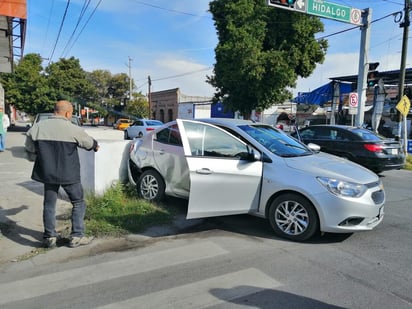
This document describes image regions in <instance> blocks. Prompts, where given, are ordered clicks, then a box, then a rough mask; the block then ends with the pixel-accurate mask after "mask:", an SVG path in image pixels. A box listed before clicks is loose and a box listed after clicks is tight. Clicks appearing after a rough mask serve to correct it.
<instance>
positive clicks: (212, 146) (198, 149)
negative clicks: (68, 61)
mask: <svg viewBox="0 0 412 309" xmlns="http://www.w3.org/2000/svg"><path fill="white" fill-rule="evenodd" d="M184 126H185V130H186V134H187V138H188V142H189V147H190V151H191V153H192V155H193V156H201V157H219V158H222V157H225V158H236V159H239V158H241V157H244V156H245V154H246V155H247V154H248V147H247V145H246V144H245V143H243V142H241V141H240V140H238V139H237V138H235V137H233V136H231V135H229V134H228V133H227V132H225V131H222V130H219V129H218V128H214V127H211V126H209V125H203V124H199V123H191V122H185V123H184Z"/></svg>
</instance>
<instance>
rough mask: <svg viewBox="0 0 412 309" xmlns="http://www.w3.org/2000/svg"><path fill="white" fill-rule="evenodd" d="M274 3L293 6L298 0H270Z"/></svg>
mask: <svg viewBox="0 0 412 309" xmlns="http://www.w3.org/2000/svg"><path fill="white" fill-rule="evenodd" d="M269 2H270V4H272V5H282V6H286V7H291V8H292V7H293V6H294V4H295V2H296V0H269Z"/></svg>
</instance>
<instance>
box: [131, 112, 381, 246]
mask: <svg viewBox="0 0 412 309" xmlns="http://www.w3.org/2000/svg"><path fill="white" fill-rule="evenodd" d="M318 149H319V147H316V145H309V146H306V145H304V144H302V143H300V142H299V141H297V140H295V139H293V138H291V137H290V136H288V135H286V134H285V133H283V132H282V131H280V130H278V129H276V128H273V127H272V126H268V125H265V124H262V123H256V122H252V121H248V120H239V119H217V118H210V119H202V120H197V119H196V120H183V119H178V120H176V121H174V122H170V123H167V124H165V125H164V126H162V127H160V128H158V129H156V130H155V131H153V132H151V133H149V134H148V135H147V136H145V137H144V138H143V139H139V140H134V141H133V142H132V143H131V147H130V159H129V162H128V173H129V180H130V182H131V183H132V184H134V185H136V187H137V192H138V194H139V196H141V197H142V198H144V199H147V200H151V201H159V200H161V199H163V197H164V196H165V195H170V196H175V197H180V198H187V199H189V205H188V210H187V218H188V219H191V218H202V217H211V216H223V215H234V214H244V213H248V214H251V215H255V216H259V217H262V218H266V219H267V220H268V221H269V223H270V225H271V227H272V228H273V230H274V232H275V233H276V234H277V235H278V236H281V237H285V238H288V239H291V240H295V241H304V240H307V239H309V238H311V237H312V236H313V235H314V234H315V233H318V232H335V233H352V232H356V231H366V230H372V229H373V228H374V227H376V226H377V225H378V224H379V223H380V222H381V221H382V219H383V215H384V211H383V205H384V202H385V192H384V189H383V186H382V183H381V181H380V179H379V177H378V176H377V175H376V174H375V173H373V172H371V171H369V170H368V169H366V168H364V167H362V166H360V165H357V164H355V163H352V162H350V161H348V160H345V159H341V158H338V157H335V156H333V155H329V154H325V153H321V152H319V151H318Z"/></svg>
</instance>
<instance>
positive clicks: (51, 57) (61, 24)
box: [48, 0, 70, 65]
mask: <svg viewBox="0 0 412 309" xmlns="http://www.w3.org/2000/svg"><path fill="white" fill-rule="evenodd" d="M69 6H70V0H67V5H66V9H65V10H64V14H63V18H62V21H61V23H60V27H59V32H58V34H57V38H56V42H55V43H54V46H53V51H52V53H51V55H50V57H49V63H48V64H49V65H50V63H51V61H52V59H53V56H54V52H55V51H56V46H57V43H58V42H59V38H60V34H61V32H62V29H63V25H64V21H65V20H66V15H67V11H68V10H69Z"/></svg>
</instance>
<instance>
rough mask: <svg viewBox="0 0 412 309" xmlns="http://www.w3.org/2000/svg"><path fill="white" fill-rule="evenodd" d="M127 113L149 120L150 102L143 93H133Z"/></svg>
mask: <svg viewBox="0 0 412 309" xmlns="http://www.w3.org/2000/svg"><path fill="white" fill-rule="evenodd" d="M126 113H127V114H129V115H133V116H136V117H138V118H148V116H149V101H148V100H147V98H146V97H145V96H144V95H143V94H142V93H141V92H139V93H133V96H132V100H130V101H129V102H128V103H127V106H126Z"/></svg>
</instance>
